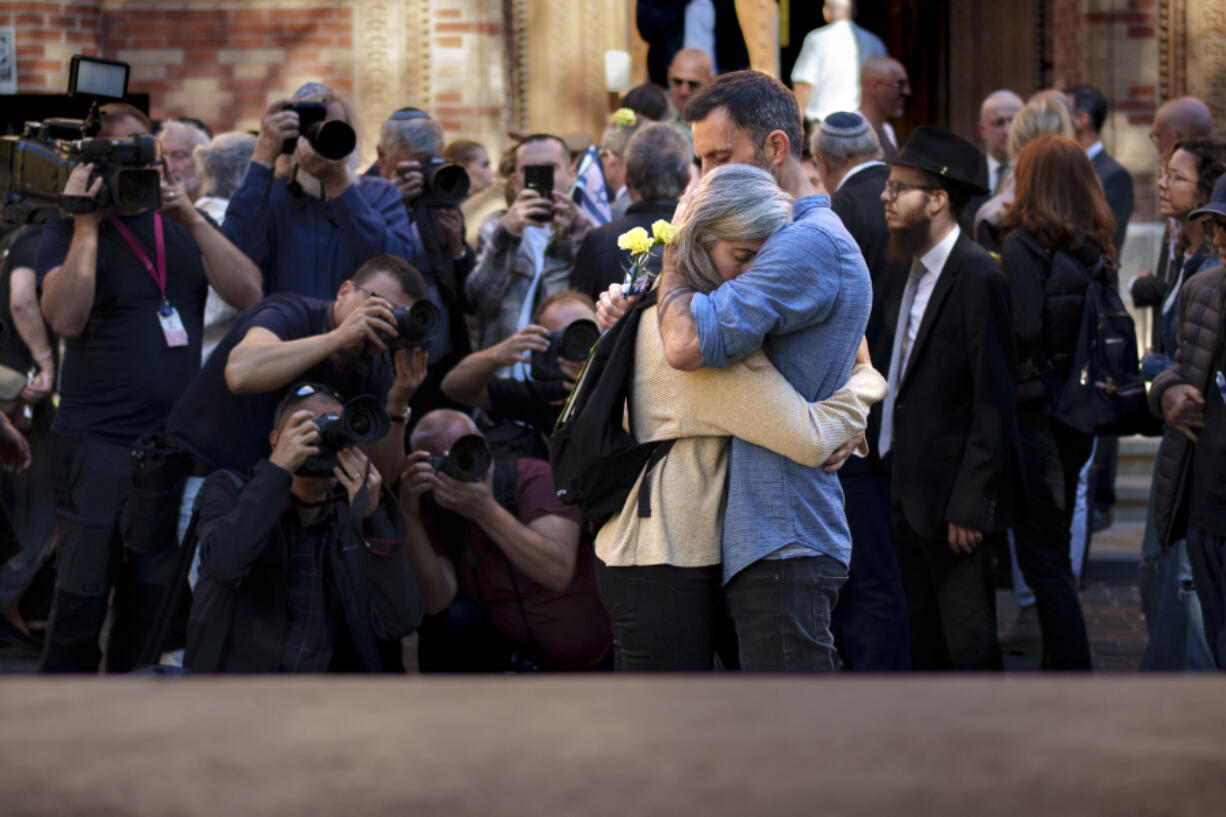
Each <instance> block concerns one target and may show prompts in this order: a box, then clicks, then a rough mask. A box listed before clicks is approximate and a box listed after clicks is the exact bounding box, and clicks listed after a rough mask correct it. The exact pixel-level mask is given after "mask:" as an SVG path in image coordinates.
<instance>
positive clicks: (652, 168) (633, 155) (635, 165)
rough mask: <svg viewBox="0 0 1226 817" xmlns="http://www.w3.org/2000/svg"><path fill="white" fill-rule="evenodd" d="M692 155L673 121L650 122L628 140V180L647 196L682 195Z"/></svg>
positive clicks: (688, 179)
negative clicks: (669, 123)
mask: <svg viewBox="0 0 1226 817" xmlns="http://www.w3.org/2000/svg"><path fill="white" fill-rule="evenodd" d="M692 155H693V151H692V150H691V149H690V145H689V143H688V142H687V141H686V140H685V137H684V136H682V135H681V134H680V133H679V132H678V131H677V129H676V128H674V127H673V126H672V125H666V124H664V123H663V122H651V123H648V124H647V125H644V126H643V128H642V129H641V130H639V132H638V133H636V134H634V136H632V137H630V141H629V143H627V144H626V152H625V155H624V156H623V157H622V158H623V161H625V163H626V184H627V185H628V186H630V187H633V188H634V190H635V192H637V193H638V194H639V197H640V198H641V199H644V200H648V201H649V200H652V199H676V198H680V197H681V193H682V192H683V191H684V190H685V186H686V185H687V184H689V182H690V157H691V156H692Z"/></svg>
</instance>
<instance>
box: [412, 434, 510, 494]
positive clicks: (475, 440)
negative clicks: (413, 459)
mask: <svg viewBox="0 0 1226 817" xmlns="http://www.w3.org/2000/svg"><path fill="white" fill-rule="evenodd" d="M427 461H428V462H429V463H430V464H431V465H432V466H434V470H435V471H438V472H439V473H440V474H446V475H447V476H449V477H451V478H452V479H458V480H460V481H461V482H477V481H479V480H480V479H481V478H482V477H484V476H485V475H486V473H487V472H488V471H489V470H490V463H492V462H493V461H494V456H493V454H491V453H490V447H489V445H488V444H487V443H486V442H485V438H484V437H482V436H481V435H480V434H467V435H465V436H463V437H461V438H460V439H458V440H456V441H455V442H454V443H453V444H452V446H451V450H450V451H448V452H447V453H446V454H443V455H442V456H439V457H430V458H429V460H427Z"/></svg>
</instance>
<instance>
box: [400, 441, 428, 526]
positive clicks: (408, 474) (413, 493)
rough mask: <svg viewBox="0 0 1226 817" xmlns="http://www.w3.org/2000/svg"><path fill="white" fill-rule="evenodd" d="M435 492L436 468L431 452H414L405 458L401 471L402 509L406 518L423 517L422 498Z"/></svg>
mask: <svg viewBox="0 0 1226 817" xmlns="http://www.w3.org/2000/svg"><path fill="white" fill-rule="evenodd" d="M432 490H434V466H433V465H431V464H430V452H429V451H414V452H413V453H411V454H409V455H408V456H407V457H405V460H404V467H403V468H402V469H401V471H400V508H401V510H403V511H404V515H405V516H410V517H414V518H417V517H420V516H421V498H422V497H423V496H424V495H426V494H428V493H430V491H432Z"/></svg>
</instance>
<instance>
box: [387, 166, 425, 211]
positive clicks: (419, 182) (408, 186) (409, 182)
mask: <svg viewBox="0 0 1226 817" xmlns="http://www.w3.org/2000/svg"><path fill="white" fill-rule="evenodd" d="M391 182H392V184H393V185H394V186H395V188H396V191H397V192H398V193H400V198H401V200H402V201H403V202H404V203H405V204H412V203H413V202H414V201H416V200H417V198H418V196H420V195H421V194H422V192H423V191H425V189H426V181H425V177H424V176H422V172H421V162H413V161H408V162H400V163H398V164H397V165H396V175H395V176H393V177H392V179H391Z"/></svg>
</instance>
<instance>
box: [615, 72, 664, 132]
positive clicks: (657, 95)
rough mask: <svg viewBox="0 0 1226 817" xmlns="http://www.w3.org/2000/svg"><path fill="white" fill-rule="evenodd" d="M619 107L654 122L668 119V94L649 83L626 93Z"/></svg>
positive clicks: (637, 86)
mask: <svg viewBox="0 0 1226 817" xmlns="http://www.w3.org/2000/svg"><path fill="white" fill-rule="evenodd" d="M620 105H621V107H623V108H629V109H630V110H632V111H634V112H635V113H637V114H640V115H642V116H645V117H647V118H648V119H651V120H654V121H656V122H664V121H666V120H667V119H668V94H667V93H665V91H664V89H663V88H661V87H660V86H659V85H655V84H653V83H650V82H645V83H643V84H642V85H636V86H635V87H633V88H631V89H630V90H629V91H626V95H625V96H623V97H622V101H621V103H620Z"/></svg>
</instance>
